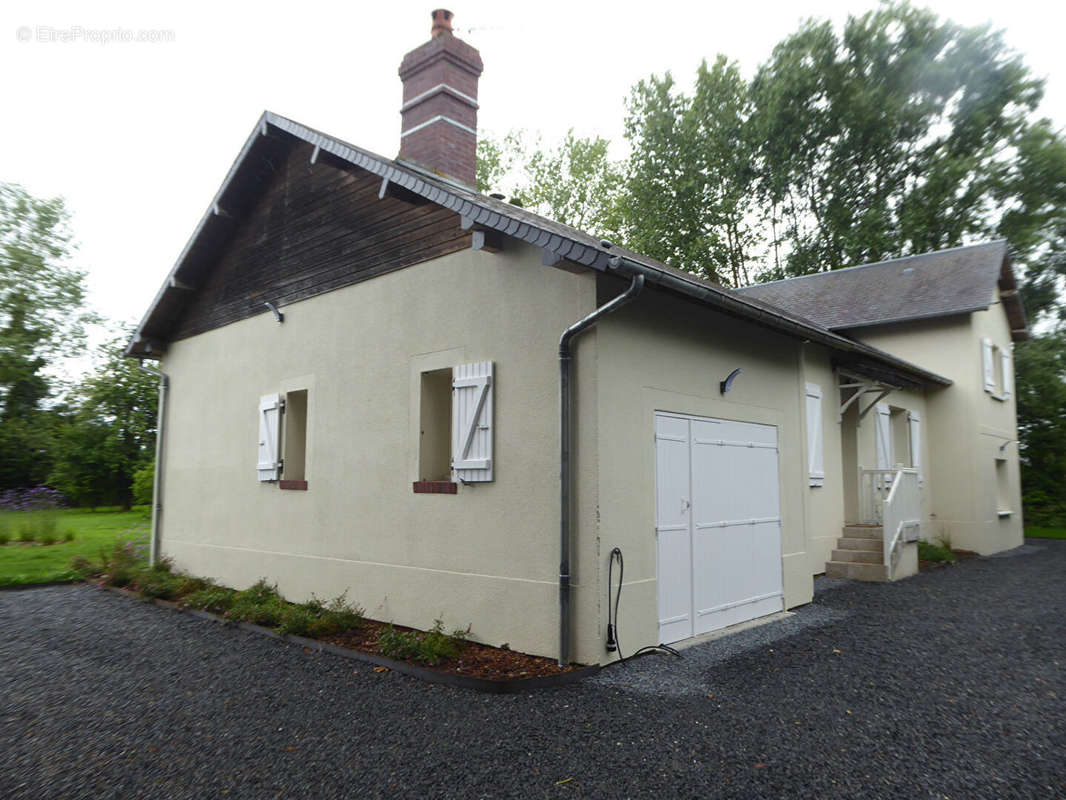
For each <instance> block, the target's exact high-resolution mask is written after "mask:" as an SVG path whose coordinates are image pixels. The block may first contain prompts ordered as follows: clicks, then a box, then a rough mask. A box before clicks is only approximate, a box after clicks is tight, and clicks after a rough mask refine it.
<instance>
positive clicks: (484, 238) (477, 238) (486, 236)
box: [459, 215, 504, 253]
mask: <svg viewBox="0 0 1066 800" xmlns="http://www.w3.org/2000/svg"><path fill="white" fill-rule="evenodd" d="M459 227H461V228H462V229H463V230H464V231H470V232H471V233H472V234H473V235H472V237H471V240H470V247H471V248H472V249H474V250H484V251H485V252H486V253H498V252H500V251H501V250H503V238H504V237H503V233H501V232H500V231H498V230H495V229H494V228H486V227H484V226H483V225H478V224H477V223H476V222H474V218H473V217H468V216H466V215H462V216H460V217H459Z"/></svg>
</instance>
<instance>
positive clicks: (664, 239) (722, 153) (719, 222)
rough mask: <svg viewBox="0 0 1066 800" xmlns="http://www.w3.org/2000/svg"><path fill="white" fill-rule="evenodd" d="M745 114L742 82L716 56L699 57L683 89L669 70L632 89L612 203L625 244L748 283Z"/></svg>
mask: <svg viewBox="0 0 1066 800" xmlns="http://www.w3.org/2000/svg"><path fill="white" fill-rule="evenodd" d="M750 115H751V101H750V99H749V97H748V88H747V84H746V82H745V81H744V79H743V77H742V76H741V74H740V69H739V67H738V66H737V65H736V64H735V63H731V62H729V61H728V60H727V59H726V58H725V57H724V56H719V57H718V58H717V60H716V61H715V62H714V65H713V66H712V67H708V66H707V62H706V61H704V62H703V63H702V64H701V65H700V67H699V70H698V71H697V73H696V85H695V91H694V92H693V94H692V95H691V96H687V95H685V94H684V93H683V92H680V91H678V90H677V87H676V85H675V83H674V80H673V78H672V77H671V75H670V74H669V73H667V74H666V75H665V76H663V77H662V78H659V77H657V76H654V75H653V76H652V77H651V78H649V79H648V80H646V81H641V82H640V83H638V84H637V86H635V87H634V89H633V91H632V93H631V95H630V98H629V103H628V113H627V116H626V138H627V139H628V140H629V143H630V146H631V148H632V153H631V155H630V159H629V165H628V175H627V181H626V191H625V193H624V195H623V197H622V200H621V204H620V205H621V209H622V218H623V220H624V228H625V234H626V235H625V240H626V243H627V245H628V246H630V247H632V248H633V249H634V250H638V251H639V252H642V253H646V254H647V255H650V256H652V257H653V258H657V259H659V260H660V261H665V262H668V263H671V264H673V265H674V266H677V267H680V268H682V269H686V270H688V271H690V272H694V273H697V274H700V275H703V276H705V277H708V278H711V279H712V280H717V281H719V282H722V283H727V284H731V285H733V286H739V285H743V284H746V283H748V282H749V268H750V266H751V264H752V262H753V259H754V258H755V255H756V254H755V252H754V248H756V247H757V245H758V244H759V242H760V240H761V238H762V236H761V235H760V233H759V232H758V230H757V228H756V224H757V221H758V216H759V212H758V209H757V206H756V203H755V197H754V194H753V191H752V190H753V181H754V178H755V172H754V170H753V168H752V147H753V145H752V140H751V137H750V132H749V129H748V120H749V118H750Z"/></svg>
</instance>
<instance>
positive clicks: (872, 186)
mask: <svg viewBox="0 0 1066 800" xmlns="http://www.w3.org/2000/svg"><path fill="white" fill-rule="evenodd" d="M1042 93H1043V87H1042V84H1041V82H1040V81H1039V80H1037V79H1035V78H1034V77H1033V76H1032V75H1031V74H1030V72H1029V71H1028V69H1027V68H1026V67H1025V66H1024V64H1023V63H1022V61H1021V59H1020V58H1019V57H1018V56H1017V55H1015V54H1013V53H1012V52H1010V51H1009V50H1008V49H1007V48H1006V46H1005V45H1004V43H1003V41H1002V37H1001V35H1000V34H999V33H997V32H993V31H990V30H989V29H987V28H965V27H962V26H959V25H956V24H954V23H951V22H945V21H941V20H940V19H938V18H937V17H936V15H935V14H933V13H932V12H930V11H925V10H919V9H915V8H912V7H910V6H909V5H906V4H890V5H884V6H882V7H881V8H879V9H878V10H876V11H872V12H870V13H867V14H865V15H863V16H861V17H851V18H849V19H848V21H847V23H846V25H845V26H844V30H843V33H842V35H839V36H838V35H837V33H836V32H835V31H834V30H833V27H832V26H831V25H830V24H829V23H828V22H823V23H816V22H808V23H807V24H805V25H804V26H803V27H802V28H801V29H800V30H799V31H798V32H797V33H795V34H793V35H792V36H790V37H788V38H787V39H785V40H784V41H783V42H781V44H779V45H778V46H777V47H776V48H775V49H774V52H773V55H772V57H771V59H770V60H769V62H767V63H766V64H765V65H764V66H763V67H762V68H761V69H760V70H759V71H758V73H757V75H756V76H755V79H754V80H753V81H752V84H751V97H752V100H753V106H754V112H753V114H752V117H751V119H750V124H751V125H752V127H753V129H754V131H755V138H756V139H757V140H758V141H759V142H760V143H761V145H760V147H759V148H758V151H757V158H758V167H759V182H758V188H759V195H760V197H761V198H763V199H764V200H765V201H766V202H767V203H769V205H770V206H771V208H772V209H773V211H774V214H775V217H776V218H780V219H781V220H782V224H783V234H784V239H785V242H784V244H785V245H787V248H786V249H787V259H786V261H785V263H784V264H778V265H775V266H776V267H777V268H778V269H777V270H775V272H776V273H778V274H779V273H780V272H784V273H785V274H789V275H797V274H805V273H808V272H813V271H819V270H828V269H834V268H837V267H842V266H847V265H850V264H858V263H864V262H871V261H879V260H882V259H884V258H889V257H895V256H900V255H906V254H909V253H920V252H926V251H930V250H939V249H943V248H947V247H953V246H957V245H961V244H964V243H965V242H967V241H969V240H973V239H975V238H990V237H992V236H994V235H996V234H997V232H998V231H999V229H1000V223H1001V221H1002V219H1003V216H1004V212H1005V210H1007V209H1008V208H1010V209H1013V210H1014V211H1015V212H1016V215H1021V216H1025V215H1028V214H1030V213H1032V208H1031V203H1027V202H1025V201H1026V199H1027V198H1022V197H1020V193H1021V191H1022V189H1023V186H1022V185H1021V184H1020V183H1019V181H1018V180H1017V178H1020V177H1021V175H1022V174H1023V173H1025V172H1028V171H1030V170H1031V169H1032V166H1031V165H1026V164H1025V162H1026V160H1028V159H1031V158H1032V157H1035V156H1038V153H1039V151H1040V147H1039V146H1036V147H1033V146H1030V147H1027V148H1024V149H1022V148H1020V145H1021V144H1022V143H1023V142H1026V141H1027V134H1028V133H1029V131H1030V129H1031V123H1030V117H1031V115H1032V112H1033V111H1034V110H1035V109H1036V107H1037V104H1038V103H1039V101H1040V99H1041V96H1042ZM1049 132H1050V131H1049V130H1047V129H1045V133H1049ZM1029 141H1030V144H1031V145H1037V142H1036V141H1035V140H1031V139H1030V140H1029ZM1061 212H1062V209H1060V210H1059V213H1060V214H1061ZM1017 227H1025V225H1024V223H1023V222H1022V221H1021V220H1018V225H1017ZM775 276H776V275H775Z"/></svg>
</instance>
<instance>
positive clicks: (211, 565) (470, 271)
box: [162, 243, 651, 662]
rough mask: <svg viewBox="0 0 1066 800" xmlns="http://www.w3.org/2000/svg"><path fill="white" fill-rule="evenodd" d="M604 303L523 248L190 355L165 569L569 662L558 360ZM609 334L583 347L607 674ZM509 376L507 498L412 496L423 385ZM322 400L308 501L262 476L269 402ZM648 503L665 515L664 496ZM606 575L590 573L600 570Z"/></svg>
mask: <svg viewBox="0 0 1066 800" xmlns="http://www.w3.org/2000/svg"><path fill="white" fill-rule="evenodd" d="M595 300H596V294H595V279H594V277H593V275H591V274H584V275H574V274H571V273H568V272H564V271H561V270H556V269H552V268H548V267H543V266H541V264H540V251H539V250H537V249H534V248H530V247H526V246H524V245H518V244H517V243H509V247H508V249H507V250H506V251H504V252H502V253H499V254H489V253H485V252H480V251H478V252H475V251H472V250H467V251H463V252H459V253H455V254H452V255H449V256H445V257H442V258H439V259H436V260H434V261H431V262H427V263H423V264H419V265H416V266H414V267H410V268H407V269H403V270H399V271H397V272H393V273H390V274H387V275H384V276H381V277H377V278H374V279H372V280H370V281H367V282H364V283H360V284H357V285H355V286H351V287H348V288H345V289H340V290H337V291H334V292H330V293H328V294H325V295H321V296H319V297H316V298H313V299H310V300H306V301H303V302H300V303H296V304H294V305H291V306H288V307H286V308H285V309H283V310H284V312H285V322H284V324H281V325H279V324H277V323H275V322H274V319H273V317H272V316H271V315H270V314H269V313H265V314H261V315H259V316H256V317H253V318H251V319H247V320H244V321H242V322H238V323H234V324H232V325H228V326H226V327H224V328H220V329H218V330H214V331H211V332H208V333H205V334H202V335H199V336H196V337H193V338H191V339H187V340H183V341H179V342H176V343H174V344H173V345H172V347H171V348H170V351H169V352H168V353H167V355H166V357H165V358H164V359H163V363H162V368H163V369H164V370H165V371H166V372H167V373H168V374H169V375H170V376H171V387H172V389H171V396H170V403H169V411H168V422H167V426H168V427H167V437H168V439H167V448H166V454H165V462H164V469H165V483H164V485H165V495H164V498H163V503H164V512H163V518H162V552H163V553H164V554H166V555H168V556H171V557H172V558H173V559H174V560H175V562H176V564H177V566H178V567H180V568H182V569H186V570H189V571H190V572H193V573H195V574H199V575H206V576H211V577H214V578H217V579H218V580H220V581H221V582H223V583H225V584H228V585H232V586H236V587H243V586H247V585H249V584H251V583H252V582H254V581H255V580H256V579H258V578H259V577H261V576H266V577H268V578H269V579H270V580H272V581H276V582H277V583H278V585H279V588H280V589H281V591H282V593H283V594H284V595H285V596H286V597H288V598H290V599H294V600H299V599H303V598H306V597H307V596H309V595H310V594H311V593H315V594H316V595H318V596H319V597H331V596H334V595H337V594H339V593H340V592H343V591H347V593H348V597H349V598H350V599H351V600H353V601H355V602H357V603H359V604H361V605H362V606H364V607H365V608H366V611H367V614H368V615H369V616H371V617H374V618H377V619H382V620H391V621H395V622H396V623H398V624H406V625H413V626H417V627H427V626H429V625H431V624H432V622H433V620H434V619H435V618H436V617H442V618H443V619H444V622H445V624H446V625H448V626H459V625H466V624H467V623H469V622H474V627H473V632H472V633H473V635H474V637H475V638H477V639H478V640H481V641H485V642H488V643H490V644H495V645H499V644H503V643H504V642H507V643H509V644H510V646H511V647H512V648H514V649H516V650H520V651H525V652H532V653H538V654H545V655H555V654H556V653H557V652H558V648H557V619H558V615H557V608H558V605H557V603H558V600H557V598H558V590H557V585H558V584H557V580H558V564H559V557H558V480H557V475H558V470H559V465H558V456H557V449H558V444H557V442H558V433H557V407H558V399H557V386H558V377H557V360H556V355H557V348H558V337H559V334H560V333H561V331H562V330H563V329H564V328H565V327H567V326H568V325H570V324H571V323H573V322H574V321H575V320H577V319H579V318H581V317H582V316H584V315H585V314H587V313H589V312H590V311H591V310H592V309H593V308H594V304H595ZM595 341H596V340H595V335H592V336H588V337H585V338H584V339H582V340H581V341H579V343H578V345H577V361H578V364H579V365H580V368H579V371H578V377H577V388H578V392H577V397H578V399H577V410H576V416H577V417H578V419H580V420H581V425H580V426H579V428H578V431H577V442H576V449H577V454H578V461H577V469H578V474H577V479H576V481H577V502H576V509H577V519H576V531H575V534H576V539H577V541H578V542H579V545H578V550H577V552H576V554H575V571H574V582H575V588H574V608H575V616H576V619H577V630H576V632H575V641H576V642H578V643H579V645H578V647H577V649H576V651H575V652H574V657H575V659H576V660H578V661H584V662H589V661H595V660H597V659H598V657H599V649H597V648H593V647H592V646H591V645H587V644H581V643H587V642H594V641H596V639H597V636H596V635H595V634H596V628H597V626H598V624H599V617H598V613H599V611H598V603H599V583H598V576H596V575H595V566H596V561H595V558H594V557H593V554H594V553H595V549H594V548H595V538H596V537H595V530H596V519H595V513H596V501H595V493H596V491H597V490H598V485H597V482H596V477H595V468H596V460H595V455H596V454H597V452H598V436H597V428H596V415H595V412H596V409H597V387H596V381H597V372H596V369H595V357H594V356H595ZM481 360H491V361H493V362H495V386H494V403H495V415H494V417H495V419H494V428H495V447H494V460H495V480H494V481H493V482H492V483H484V484H477V485H470V486H462V485H461V486H460V487H459V490H458V494H457V495H426V494H414V493H413V492H412V485H411V484H412V482H413V481H414V480H416V479H417V478H418V477H419V476H418V474H417V465H418V433H419V410H420V400H419V384H420V373H421V372H422V371H424V370H431V369H438V368H443V367H450V366H453V365H455V364H460V363H469V362H474V361H481ZM291 389H307V390H308V392H309V395H308V400H309V408H308V426H307V464H306V478H307V480H308V483H309V490H308V491H306V492H301V491H283V490H279V488H278V486H277V485H276V484H272V483H260V482H259V481H258V480H257V477H256V470H255V466H256V443H257V434H258V428H257V425H258V420H257V403H258V400H259V397H260V396H261V395H264V394H268V393H272V392H285V391H287V390H291ZM648 497H649V498H650V497H651V494H650V491H649V492H648ZM590 567H591V568H592V570H593V571H592V573H591V574H590V572H589V568H590Z"/></svg>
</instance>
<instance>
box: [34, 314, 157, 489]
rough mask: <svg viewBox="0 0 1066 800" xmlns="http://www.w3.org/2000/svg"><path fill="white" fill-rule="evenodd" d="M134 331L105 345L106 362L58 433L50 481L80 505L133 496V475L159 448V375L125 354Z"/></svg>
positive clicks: (88, 381)
mask: <svg viewBox="0 0 1066 800" xmlns="http://www.w3.org/2000/svg"><path fill="white" fill-rule="evenodd" d="M129 336H130V331H128V330H124V331H122V332H121V333H120V334H119V335H118V336H117V337H116V338H114V339H113V340H112V341H111V342H109V343H108V344H106V345H105V346H104V347H103V348H102V349H101V355H102V360H101V363H100V364H99V366H98V368H97V369H96V371H95V372H94V373H92V374H91V375H89V376H88V377H87V378H86V379H85V380H84V381H83V383H82V384H81V385H80V386H79V387H78V389H77V391H76V399H77V404H78V405H77V408H76V410H75V411H74V413H73V414H72V415H70V416H69V417H68V418H67V420H66V421H65V423H64V424H63V425H62V426H61V428H60V430H59V431H58V433H57V437H56V448H55V450H56V455H55V466H54V468H53V469H52V473H51V475H50V476H49V483H50V484H51V485H53V486H55V487H56V488H57V489H59V490H60V491H62V492H63V494H65V495H66V496H67V497H69V498H71V499H72V500H74V501H75V502H76V503H78V504H79V505H88V506H97V505H104V504H108V505H110V504H121V505H123V506H125V507H129V505H130V503H131V501H132V499H133V482H134V476H135V473H136V472H137V471H138V470H139V469H140V468H141V467H143V466H144V465H145V464H146V463H147V462H150V461H151V459H152V458H153V456H154V448H155V414H156V403H157V397H158V394H157V392H158V387H157V384H156V380H155V378H153V377H152V376H151V375H149V374H147V373H145V372H143V371H142V370H140V369H139V368H138V366H137V364H136V363H135V362H134V361H133V360H132V359H129V358H125V357H123V349H124V347H125V343H126V342H127V341H129Z"/></svg>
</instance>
